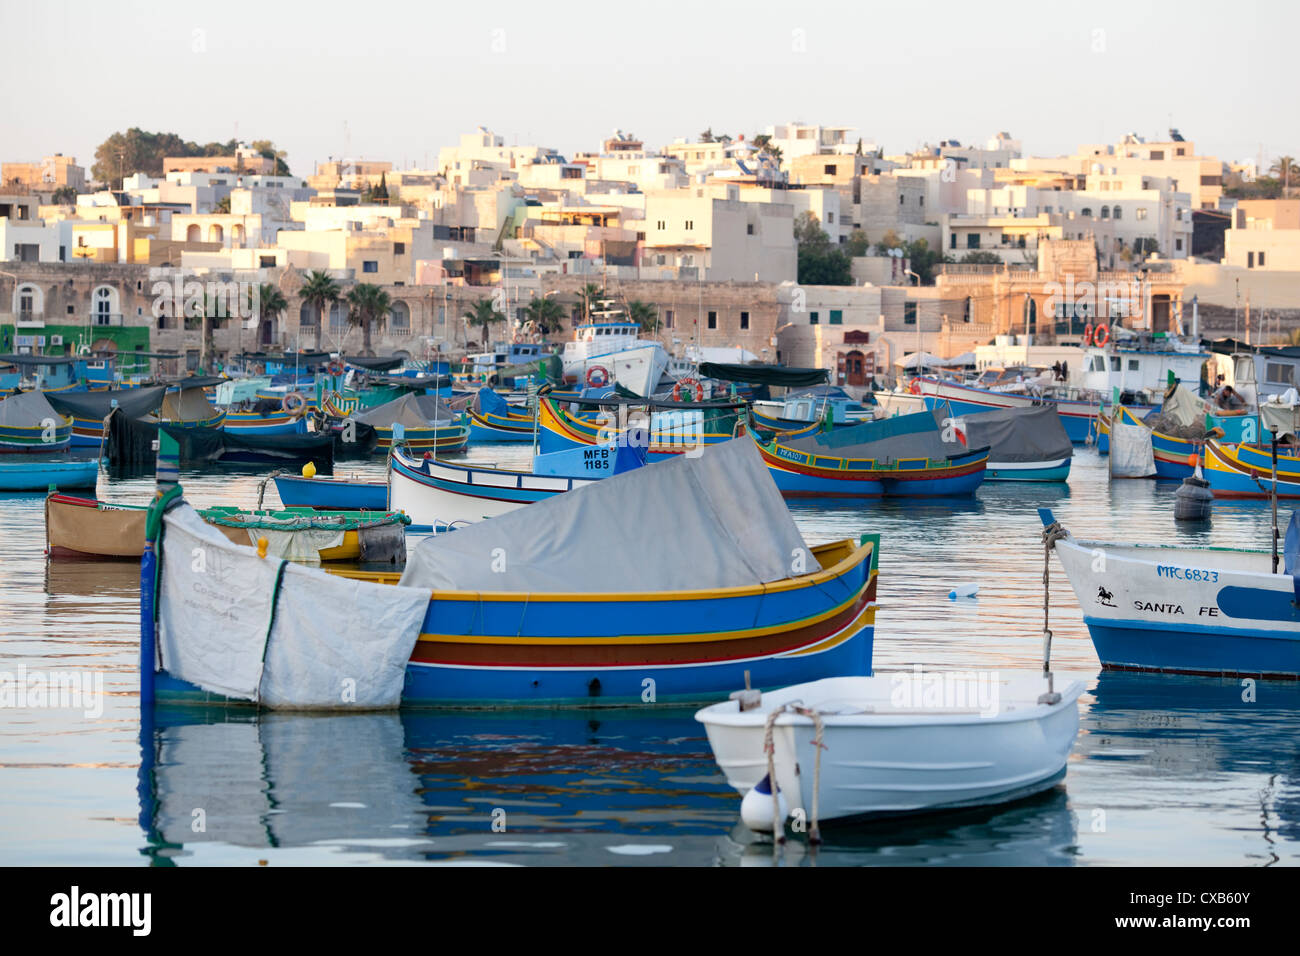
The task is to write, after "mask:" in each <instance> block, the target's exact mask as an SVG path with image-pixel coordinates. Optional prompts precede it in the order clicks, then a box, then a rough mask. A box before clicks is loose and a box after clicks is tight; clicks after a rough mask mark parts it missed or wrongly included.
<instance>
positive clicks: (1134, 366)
mask: <svg viewBox="0 0 1300 956" xmlns="http://www.w3.org/2000/svg"><path fill="white" fill-rule="evenodd" d="M1128 370H1129V371H1130V372H1136V371H1137V370H1138V360H1137V359H1129V360H1128Z"/></svg>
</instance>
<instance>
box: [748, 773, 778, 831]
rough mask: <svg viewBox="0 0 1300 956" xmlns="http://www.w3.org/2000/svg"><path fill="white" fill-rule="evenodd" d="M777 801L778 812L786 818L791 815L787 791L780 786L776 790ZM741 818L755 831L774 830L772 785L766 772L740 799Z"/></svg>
mask: <svg viewBox="0 0 1300 956" xmlns="http://www.w3.org/2000/svg"><path fill="white" fill-rule="evenodd" d="M776 803H777V807H779V810H778V811H777V812H778V813H779V814H780V815H781V819H782V820H785V819H786V818H787V817H789V816H790V807H789V806H788V805H787V804H786V802H785V793H783V792H782V791H781V789H780V788H779V787H778V788H777V792H776ZM740 820H741V822H742V823H744V824H745V826H747V827H749V828H750V829H751V830H753V831H754V832H755V833H771V832H772V787H771V785H770V784H769V783H768V779H767V775H766V774H764V775H763V779H762V780H760V781H759V782H758V785H757V786H756V787H754V789H753V790H751V791H749V793H747V794H745V797H744V799H743V800H741V801H740Z"/></svg>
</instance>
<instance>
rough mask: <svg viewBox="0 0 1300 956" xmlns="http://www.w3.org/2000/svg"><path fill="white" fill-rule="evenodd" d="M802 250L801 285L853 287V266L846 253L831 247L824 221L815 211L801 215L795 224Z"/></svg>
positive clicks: (797, 242) (795, 233)
mask: <svg viewBox="0 0 1300 956" xmlns="http://www.w3.org/2000/svg"><path fill="white" fill-rule="evenodd" d="M794 238H795V243H796V244H797V247H798V257H799V273H798V274H799V284H800V285H852V284H853V270H852V263H851V262H850V260H849V257H848V255H846V254H845V252H844V250H842V249H839V248H837V247H835V246H833V245H832V244H831V237H830V236H828V235H827V234H826V231H825V230H824V229H822V227H821V220H819V219H818V218H817V216H816V215H815V214H813V213H811V212H805V213H801V214H800V215H799V218H798V219H796V220H795V223H794Z"/></svg>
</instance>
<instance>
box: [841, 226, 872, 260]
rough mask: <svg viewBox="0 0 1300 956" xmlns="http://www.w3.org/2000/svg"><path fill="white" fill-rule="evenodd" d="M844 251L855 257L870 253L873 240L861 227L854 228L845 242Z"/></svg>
mask: <svg viewBox="0 0 1300 956" xmlns="http://www.w3.org/2000/svg"><path fill="white" fill-rule="evenodd" d="M844 252H845V253H846V254H847V255H848V256H849V257H850V258H853V259H856V258H857V257H858V256H865V255H868V254H870V252H871V240H870V239H868V238H867V234H866V233H865V232H863V231H862V230H861V229H854V230H853V231H852V232H851V233H849V241H848V242H846V243H845V244H844Z"/></svg>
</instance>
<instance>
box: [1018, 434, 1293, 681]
mask: <svg viewBox="0 0 1300 956" xmlns="http://www.w3.org/2000/svg"><path fill="white" fill-rule="evenodd" d="M1210 444H1211V447H1212V446H1213V445H1214V443H1213V442H1211V443H1210ZM1207 473H1208V472H1207ZM1039 515H1040V517H1041V518H1042V521H1043V524H1044V526H1045V527H1047V529H1048V540H1049V542H1051V544H1050V546H1051V547H1052V549H1053V550H1054V551H1055V552H1056V556H1057V558H1058V559H1060V562H1061V566H1062V567H1063V568H1064V569H1065V573H1066V576H1067V577H1068V578H1069V580H1070V587H1072V588H1073V589H1074V593H1075V596H1076V597H1077V598H1078V600H1079V604H1080V606H1081V607H1082V609H1083V620H1084V623H1085V624H1087V626H1088V632H1089V633H1090V634H1091V636H1092V643H1093V646H1094V647H1095V648H1096V650H1097V657H1098V658H1100V660H1101V664H1102V667H1105V668H1116V669H1121V670H1149V671H1170V672H1174V673H1185V674H1215V675H1233V676H1237V675H1241V676H1263V677H1287V678H1296V677H1300V608H1298V607H1297V603H1296V599H1297V594H1298V593H1300V586H1297V583H1296V578H1294V577H1293V576H1292V574H1291V573H1286V574H1277V573H1274V572H1273V571H1272V570H1271V565H1270V552H1268V551H1248V550H1244V549H1232V548H1204V549H1202V548H1183V547H1162V546H1152V545H1134V544H1114V543H1110V542H1104V541H1077V540H1075V538H1074V537H1073V536H1072V535H1070V534H1069V533H1068V532H1067V531H1065V530H1064V529H1063V528H1061V526H1060V525H1059V524H1057V523H1056V521H1055V518H1054V517H1053V515H1052V512H1051V511H1050V510H1048V509H1046V508H1043V509H1040V510H1039ZM1293 531H1294V529H1293ZM1292 538H1293V532H1288V534H1287V565H1286V566H1287V568H1289V569H1291V570H1293V571H1294V570H1300V569H1298V568H1297V565H1298V564H1300V532H1297V533H1295V534H1294V538H1295V541H1294V545H1293V541H1292ZM1293 552H1296V553H1294V554H1293Z"/></svg>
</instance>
